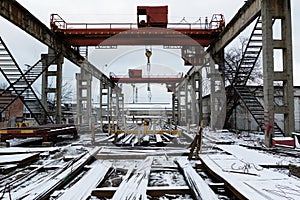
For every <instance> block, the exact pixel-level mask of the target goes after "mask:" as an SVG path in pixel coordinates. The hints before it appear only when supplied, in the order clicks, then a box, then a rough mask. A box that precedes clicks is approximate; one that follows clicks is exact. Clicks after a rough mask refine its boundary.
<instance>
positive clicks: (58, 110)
mask: <svg viewBox="0 0 300 200" xmlns="http://www.w3.org/2000/svg"><path fill="white" fill-rule="evenodd" d="M63 59H64V57H63V55H62V54H61V53H60V54H59V56H58V58H57V63H56V66H57V67H56V110H55V119H56V124H60V123H61V119H62V118H61V116H62V113H61V103H62V101H61V100H62V99H61V98H62V64H63Z"/></svg>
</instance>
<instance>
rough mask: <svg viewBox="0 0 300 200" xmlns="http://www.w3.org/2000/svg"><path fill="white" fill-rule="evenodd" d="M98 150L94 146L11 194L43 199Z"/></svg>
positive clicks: (80, 167)
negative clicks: (41, 178)
mask: <svg viewBox="0 0 300 200" xmlns="http://www.w3.org/2000/svg"><path fill="white" fill-rule="evenodd" d="M99 150H100V147H95V148H94V149H92V150H91V151H90V152H88V153H86V154H85V155H84V156H83V157H81V158H80V159H79V160H77V161H76V162H74V163H73V164H72V165H69V164H70V163H68V164H66V165H65V167H64V168H62V169H60V170H57V171H55V172H53V173H52V174H50V175H49V176H48V177H47V178H46V179H43V180H38V181H36V182H35V183H33V184H31V185H29V186H28V187H25V188H22V189H21V190H18V191H16V192H15V193H13V194H11V196H12V198H13V199H28V200H33V199H44V198H47V197H49V196H50V194H51V193H52V192H53V191H55V190H57V189H58V188H59V187H61V186H62V185H63V184H65V183H66V182H67V181H69V180H70V179H71V178H72V177H74V176H75V175H76V174H78V172H79V171H80V170H82V169H83V167H84V165H86V164H87V163H88V162H89V161H90V160H91V159H92V158H93V157H94V156H95V155H96V154H97V153H98V151H99Z"/></svg>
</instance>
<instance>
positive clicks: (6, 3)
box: [0, 0, 114, 86]
mask: <svg viewBox="0 0 300 200" xmlns="http://www.w3.org/2000/svg"><path fill="white" fill-rule="evenodd" d="M0 15H1V16H2V17H3V18H5V19H6V20H8V21H9V22H11V23H12V24H14V25H16V26H17V27H19V28H20V29H21V30H23V31H25V32H26V33H28V34H29V35H31V36H32V37H34V38H35V39H37V40H38V41H40V42H42V43H43V44H45V45H47V46H48V47H49V48H51V49H53V50H55V51H56V52H61V53H62V54H63V55H64V57H65V58H67V59H68V60H70V61H71V62H73V63H74V64H75V65H77V66H78V67H80V68H82V69H84V70H85V71H87V72H90V73H91V74H92V75H93V76H94V77H95V78H97V79H99V80H102V81H103V82H106V83H107V84H109V85H111V86H114V83H112V82H111V81H110V79H109V78H108V77H107V76H106V75H105V74H103V73H102V72H101V71H100V70H99V69H98V68H97V67H95V66H94V65H93V64H91V63H89V62H88V61H87V60H85V59H84V58H83V57H82V56H80V54H79V53H78V52H77V51H76V50H75V49H73V48H72V47H71V45H69V44H68V43H66V42H65V41H63V40H62V39H61V38H59V37H58V36H57V35H56V34H55V33H54V32H52V31H51V30H50V29H49V28H48V27H47V26H46V25H45V24H43V23H42V22H41V21H40V20H38V19H37V18H36V17H35V16H34V15H32V14H31V13H30V12H29V11H28V10H27V9H25V8H24V7H23V6H22V5H21V4H19V3H18V2H17V1H11V0H1V2H0Z"/></svg>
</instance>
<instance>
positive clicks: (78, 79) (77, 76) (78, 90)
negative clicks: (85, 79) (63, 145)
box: [75, 73, 83, 125]
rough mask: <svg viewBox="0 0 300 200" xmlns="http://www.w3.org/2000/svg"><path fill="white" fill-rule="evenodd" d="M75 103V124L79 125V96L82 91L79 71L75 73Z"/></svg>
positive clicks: (80, 113) (80, 121)
mask: <svg viewBox="0 0 300 200" xmlns="http://www.w3.org/2000/svg"><path fill="white" fill-rule="evenodd" d="M76 95H77V98H76V104H77V107H76V108H77V109H76V113H77V115H76V122H75V123H76V124H77V125H80V124H82V113H83V109H82V101H81V98H80V97H81V96H82V91H81V75H80V74H79V73H76Z"/></svg>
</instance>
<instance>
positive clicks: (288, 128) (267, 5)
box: [261, 0, 295, 147]
mask: <svg viewBox="0 0 300 200" xmlns="http://www.w3.org/2000/svg"><path fill="white" fill-rule="evenodd" d="M261 6H262V8H261V16H262V33H263V74H264V76H263V79H264V109H265V126H266V129H265V143H266V145H267V146H268V147H270V146H271V140H272V137H273V136H274V120H275V119H274V116H275V113H280V114H283V115H284V132H285V135H290V134H291V132H292V131H294V128H295V124H294V95H293V61H292V34H291V32H292V31H291V5H290V0H264V1H262V4H261ZM274 20H279V22H280V26H281V30H279V31H281V38H279V39H278V38H274V35H273V32H274V31H273V24H274V22H273V21H274ZM276 31H277V32H278V30H276ZM277 32H276V33H277ZM274 49H278V50H281V51H282V61H283V63H282V65H283V66H282V70H280V71H278V70H275V69H274V59H280V58H274ZM274 81H281V82H282V85H283V88H284V92H283V101H284V102H283V105H282V106H276V105H275V104H274Z"/></svg>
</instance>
